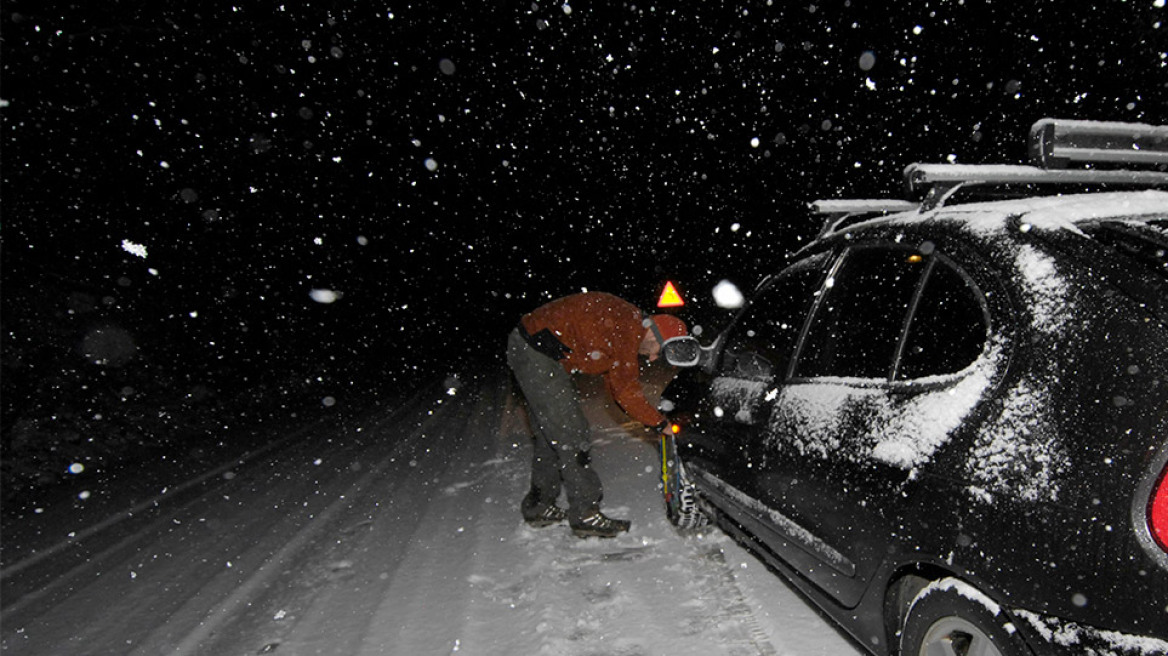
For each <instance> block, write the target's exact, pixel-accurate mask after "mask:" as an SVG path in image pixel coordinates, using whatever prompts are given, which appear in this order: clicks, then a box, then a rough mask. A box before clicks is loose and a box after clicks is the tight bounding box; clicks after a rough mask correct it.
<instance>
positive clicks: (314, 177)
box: [0, 0, 1168, 507]
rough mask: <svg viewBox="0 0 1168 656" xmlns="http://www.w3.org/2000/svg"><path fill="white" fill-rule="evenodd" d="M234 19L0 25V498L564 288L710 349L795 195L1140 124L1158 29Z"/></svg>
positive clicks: (365, 391)
mask: <svg viewBox="0 0 1168 656" xmlns="http://www.w3.org/2000/svg"><path fill="white" fill-rule="evenodd" d="M235 4H236V5H237V6H233V3H210V2H182V3H179V2H167V1H157V0H150V1H109V2H100V3H97V2H80V1H78V2H42V1H37V2H33V1H31V0H29V1H22V0H16V1H9V2H5V3H4V6H3V8H2V9H0V47H2V57H0V76H2V78H0V120H2V122H3V123H2V134H3V138H2V142H0V169H2V171H0V172H2V178H0V182H2V185H3V191H2V203H3V204H2V206H0V208H2V226H0V244H2V248H3V251H2V259H0V263H2V266H3V277H2V287H0V293H2V312H0V321H2V333H0V339H2V341H0V346H2V353H3V370H2V377H0V383H2V402H3V426H2V428H3V432H2V435H3V442H2V451H0V464H2V465H3V479H4V493H5V496H6V498H7V499H8V500H9V501H10V502H11V501H12V500H13V499H14V498H17V497H24V496H27V495H28V493H29V492H32V491H35V490H37V489H39V488H40V487H41V486H43V485H47V484H51V483H53V482H55V481H58V480H60V479H61V478H63V477H67V476H69V474H68V473H67V470H68V467H69V466H70V464H73V463H86V464H87V466H88V467H90V468H91V471H92V470H106V471H111V472H112V471H117V470H118V469H119V468H120V467H123V466H127V465H126V463H129V462H135V463H140V462H141V461H142V460H143V459H150V458H154V457H156V456H158V454H162V455H161V457H163V458H166V457H169V458H170V459H172V460H173V459H178V460H182V459H188V458H189V459H191V460H192V461H193V460H196V459H198V458H199V457H201V456H202V455H204V454H205V453H206V451H207V449H212V448H213V447H214V446H215V445H219V446H222V445H223V444H224V443H225V442H230V441H232V440H239V439H242V438H240V437H239V436H240V435H241V434H243V433H247V432H248V431H250V430H253V429H254V428H255V427H256V426H259V425H264V424H268V425H270V424H273V422H275V423H276V424H277V425H280V426H283V425H286V426H288V427H289V429H291V428H293V427H295V426H297V425H302V424H303V423H304V422H306V421H310V420H313V419H315V418H319V417H327V415H328V413H330V412H336V411H338V409H340V408H344V407H346V406H352V405H354V404H357V403H360V402H368V401H371V400H385V399H387V398H395V397H398V396H400V395H403V394H406V393H408V392H409V391H411V390H413V389H416V387H417V386H418V385H420V384H422V383H423V382H425V381H428V380H431V379H433V378H434V377H439V378H443V379H444V380H445V379H448V378H449V377H451V376H453V375H456V374H458V375H461V376H471V375H473V374H474V372H476V371H481V370H483V368H484V367H490V366H493V365H494V364H498V363H499V353H500V351H501V345H502V342H503V339H504V337H505V334H506V332H507V331H508V330H509V329H510V327H511V326H512V325H513V324H514V322H515V320H516V319H517V317H518V316H519V315H520V314H522V313H523V312H525V311H527V310H529V309H531V308H533V307H535V306H536V305H539V304H540V303H542V302H543V301H545V300H548V299H550V298H554V297H557V296H561V295H564V294H567V293H571V292H574V291H578V290H580V289H582V288H588V289H595V290H605V291H611V292H613V293H616V294H619V295H622V296H624V297H626V298H628V299H629V300H631V301H633V302H636V303H638V304H641V305H643V306H645V307H651V306H652V304H653V302H654V300H655V299H656V295H657V293H658V292H659V291H660V289H661V286H662V285H663V284H664V282H665V280H667V279H668V280H672V281H674V282H675V284H677V285H678V287H679V288H680V289H681V291H682V293H683V294H684V295H685V296H686V298H687V300H688V302H689V304H688V305H687V306H686V307H685V308H683V309H681V310H680V311H679V312H680V314H681V316H683V317H684V318H686V319H687V320H689V321H690V322H691V323H700V324H703V325H705V326H708V327H709V329H710V330H716V329H717V328H718V327H719V325H720V324H721V323H723V322H725V321H726V319H727V318H728V316H729V315H728V313H727V311H726V310H721V309H718V308H716V307H714V306H713V304H712V302H711V299H710V294H709V292H710V289H711V288H712V287H713V286H714V284H716V283H717V282H718V281H720V280H723V279H728V280H731V281H733V282H735V283H736V284H738V285H739V286H740V287H742V288H743V289H744V290H746V289H749V288H750V287H751V286H752V285H753V284H754V283H755V282H757V280H758V279H759V277H761V276H762V275H764V274H765V273H767V272H769V271H771V270H774V269H775V268H777V267H779V266H780V265H781V263H782V261H783V259H784V257H785V256H786V255H787V254H789V253H790V252H792V251H793V250H795V249H797V248H798V247H799V246H800V245H801V244H802V243H804V242H806V240H808V239H809V238H810V237H812V236H813V235H814V233H815V232H816V229H817V227H818V226H817V222H816V220H815V219H814V218H813V217H811V216H810V215H809V214H808V212H807V209H806V204H807V203H808V202H809V201H811V200H814V199H816V198H829V197H840V196H851V197H873V196H894V197H900V196H901V194H902V190H901V172H902V170H903V169H904V167H905V166H906V165H907V164H910V163H912V162H916V161H933V162H945V161H954V162H962V163H982V162H1005V163H1023V162H1024V159H1025V136H1026V133H1027V130H1028V128H1029V126H1030V125H1031V124H1032V123H1033V122H1034V121H1036V120H1038V119H1040V118H1043V117H1046V116H1053V117H1061V118H1076V119H1101V120H1113V121H1133V122H1149V123H1158V122H1163V120H1164V118H1163V117H1164V114H1165V110H1166V109H1168V55H1166V52H1168V45H1166V44H1168V35H1166V32H1168V28H1166V27H1165V26H1164V20H1165V18H1166V17H1168V10H1166V9H1165V7H1164V3H1163V2H1162V0H1138V1H1128V2H1125V1H1122V0H1113V1H1109V2H1078V3H1069V2H1065V1H1034V2H1016V1H1010V2H1001V1H988V2H959V1H936V0H934V1H928V2H926V1H923V0H909V1H906V2H897V3H877V2H866V1H860V0H852V1H850V2H822V3H819V2H783V1H780V0H764V1H761V2H745V1H735V2H692V3H661V4H654V3H651V2H645V3H642V2H611V3H583V2H581V3H563V2H535V1H532V0H520V1H510V0H508V1H500V2H494V1H492V2H462V3H455V2H451V3H426V2H312V3H297V2H283V3H280V2H248V3H235ZM143 255H144V257H143ZM447 382H449V380H448V381H447ZM18 505H19V504H18ZM9 506H10V507H11V503H10V504H9Z"/></svg>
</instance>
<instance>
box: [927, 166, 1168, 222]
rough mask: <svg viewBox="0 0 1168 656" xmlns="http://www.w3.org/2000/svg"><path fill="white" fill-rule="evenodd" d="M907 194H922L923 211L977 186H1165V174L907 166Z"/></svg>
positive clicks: (999, 167)
mask: <svg viewBox="0 0 1168 656" xmlns="http://www.w3.org/2000/svg"><path fill="white" fill-rule="evenodd" d="M904 182H905V186H906V188H907V189H908V193H909V194H919V193H920V192H922V191H924V192H925V196H924V200H922V201H921V209H922V211H927V210H931V209H936V208H938V207H942V206H943V205H945V202H946V201H948V200H949V198H950V197H952V196H953V194H955V193H957V192H958V191H960V190H963V189H968V188H970V187H977V186H995V185H996V186H1005V185H1096V186H1126V187H1133V186H1134V187H1168V173H1161V172H1159V171H1128V170H1109V171H1099V170H1095V169H1056V170H1051V169H1043V168H1039V167H1037V166H1023V165H1010V164H991V165H984V164H909V165H908V166H907V167H905V169H904Z"/></svg>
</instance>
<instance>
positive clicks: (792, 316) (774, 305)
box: [719, 254, 828, 380]
mask: <svg viewBox="0 0 1168 656" xmlns="http://www.w3.org/2000/svg"><path fill="white" fill-rule="evenodd" d="M827 260H828V257H827V254H821V255H819V256H815V257H812V258H808V259H807V260H803V261H802V262H799V263H797V264H795V265H792V266H791V267H788V268H787V269H785V270H784V271H783V272H782V273H781V274H779V275H778V276H776V278H775V280H774V281H773V282H771V283H770V284H769V285H767V286H766V287H764V288H763V289H762V290H760V291H759V292H758V293H757V294H755V296H754V298H753V299H752V300H751V303H750V305H749V306H748V307H747V308H746V309H745V310H744V311H743V313H742V314H741V315H740V316H739V317H738V319H737V320H736V321H735V324H734V327H733V328H732V329H731V330H730V331H729V332H728V333H727V341H726V345H725V347H724V349H723V351H722V359H721V366H720V368H719V369H720V371H721V373H722V375H726V376H731V377H734V378H745V379H749V380H771V379H772V378H774V377H775V376H779V377H782V376H783V375H785V374H786V370H787V366H788V364H789V363H790V359H791V352H792V351H793V350H794V348H795V342H796V340H797V339H798V337H799V331H800V330H801V329H802V328H803V322H804V320H805V318H806V317H807V311H808V310H809V309H810V307H811V301H812V300H813V298H814V297H815V293H816V290H817V289H818V286H819V283H820V280H821V279H822V278H823V264H824V263H825V262H826V261H827Z"/></svg>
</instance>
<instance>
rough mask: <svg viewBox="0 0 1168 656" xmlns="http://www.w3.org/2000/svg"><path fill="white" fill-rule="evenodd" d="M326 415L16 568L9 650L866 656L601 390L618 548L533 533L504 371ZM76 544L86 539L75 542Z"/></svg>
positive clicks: (521, 446)
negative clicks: (717, 523)
mask: <svg viewBox="0 0 1168 656" xmlns="http://www.w3.org/2000/svg"><path fill="white" fill-rule="evenodd" d="M440 387H441V386H439V385H436V384H435V385H433V386H431V387H430V388H427V389H424V390H423V391H422V392H421V393H420V394H419V395H418V396H416V397H415V398H414V399H413V400H412V401H411V402H409V403H408V404H403V405H402V406H401V407H398V408H396V409H394V410H393V411H387V410H384V409H383V410H381V411H379V412H376V413H371V414H365V415H363V416H362V417H360V418H353V417H350V418H346V419H343V420H341V419H338V421H336V422H335V423H331V424H324V425H316V426H314V427H312V429H311V430H308V431H306V432H304V433H303V434H302V435H300V436H298V437H297V438H296V439H287V440H285V442H284V443H282V444H280V446H279V448H272V449H268V450H263V451H260V452H257V453H253V454H252V455H251V456H250V457H248V458H247V459H246V460H244V461H243V462H235V463H233V466H230V467H228V466H225V467H222V468H220V469H218V470H215V471H212V472H211V473H210V474H208V475H206V476H203V477H201V478H198V479H195V480H192V481H188V482H187V483H186V484H185V485H177V484H176V485H175V486H174V487H172V488H170V489H168V490H167V493H166V494H165V495H163V496H160V497H159V498H157V499H154V500H148V501H146V502H139V503H137V504H136V505H135V506H134V507H127V508H125V509H123V510H122V511H121V512H119V513H117V514H116V515H113V516H111V518H109V519H107V520H106V521H105V522H103V523H101V524H99V525H97V526H96V527H95V528H91V529H89V530H79V531H73V533H74V535H73V537H72V538H71V539H68V540H67V541H59V542H57V543H55V544H53V545H46V546H48V547H49V548H47V549H41V550H39V552H38V553H37V554H25V555H24V557H23V558H17V559H13V562H5V568H4V570H3V574H4V579H3V583H4V589H3V592H4V599H3V603H4V606H3V616H2V619H3V626H2V630H3V642H2V648H3V651H4V653H5V654H11V655H12V656H16V655H18V654H19V655H24V654H46V655H48V654H52V655H54V656H57V655H62V654H75V655H86V654H94V655H96V654H101V655H111V654H130V655H151V656H154V655H158V654H217V655H218V654H240V655H243V654H267V653H271V654H276V655H289V656H291V655H305V654H336V655H349V654H402V655H410V656H413V655H417V654H450V653H455V652H457V653H460V654H462V653H465V654H488V655H504V654H506V655H512V654H549V655H553V656H561V655H563V656H570V655H577V654H578V655H585V654H616V655H655V654H670V655H672V656H685V655H690V654H692V655H699V654H701V655H707V654H727V655H739V654H741V655H756V654H759V655H764V654H790V655H798V656H808V655H811V656H814V655H819V654H824V655H826V654H830V655H832V656H837V655H840V654H857V653H860V652H859V651H858V650H857V649H856V647H854V646H853V645H852V644H851V643H850V642H848V641H847V640H846V639H845V638H844V637H842V636H841V634H840V633H839V632H837V631H836V630H835V629H834V628H832V627H831V626H830V625H829V624H827V623H826V622H825V621H824V620H823V619H822V618H821V617H820V616H819V614H818V613H817V612H816V611H815V610H813V609H812V608H811V607H809V606H808V605H807V604H806V603H805V602H804V601H803V600H802V599H800V598H799V597H797V596H796V595H795V594H794V593H792V592H791V591H790V590H789V589H788V588H787V586H786V585H785V584H784V583H783V582H782V581H781V580H780V579H778V578H777V577H776V576H775V575H773V574H772V573H770V572H768V571H767V570H766V569H765V568H764V567H763V566H762V565H761V564H760V563H759V562H758V561H757V560H755V559H754V558H753V557H751V556H750V555H749V554H747V553H745V552H743V551H742V550H741V549H740V548H739V547H738V546H737V545H736V544H735V543H734V542H733V541H731V540H730V539H729V538H727V537H725V536H723V535H722V534H721V533H720V532H717V531H714V532H713V533H712V534H710V535H707V536H705V537H681V536H679V535H678V534H677V533H675V532H674V531H673V529H672V528H671V527H670V526H669V525H668V523H667V522H666V520H665V518H664V514H663V511H662V508H661V504H660V501H659V496H658V492H657V488H656V484H657V477H658V472H659V470H658V465H657V452H656V449H655V448H654V445H653V444H652V443H651V442H650V441H648V440H646V439H644V437H645V435H644V434H643V433H642V432H641V431H640V430H639V429H631V428H630V427H629V425H627V424H622V423H621V422H625V421H627V419H626V418H624V416H623V415H620V414H619V413H618V412H617V411H615V410H614V409H612V407H611V406H610V404H608V403H605V402H604V401H605V399H604V397H603V396H602V395H601V394H600V393H599V391H598V390H597V389H590V388H586V396H587V398H588V407H587V412H588V414H589V417H590V419H591V420H592V421H593V425H594V427H595V429H594V430H595V434H594V436H595V448H594V464H595V466H596V467H597V469H598V470H599V472H600V475H601V478H602V480H603V481H604V483H605V510H606V511H607V512H609V513H610V514H612V515H615V516H619V517H628V518H629V519H631V520H632V521H633V528H632V531H631V532H630V533H629V534H628V535H625V536H621V537H619V538H617V539H614V540H598V539H591V540H580V539H577V538H575V537H573V536H571V534H570V533H569V531H568V530H567V528H566V527H563V526H557V527H551V528H547V529H540V530H535V529H531V528H528V527H527V526H525V525H524V524H523V523H522V522H521V521H520V518H519V514H518V512H517V509H516V506H517V503H518V500H519V499H520V498H521V497H522V495H523V493H524V492H525V491H526V486H527V481H528V478H527V477H528V459H529V457H530V445H529V444H528V439H529V438H528V437H527V433H526V424H525V418H524V416H523V411H522V409H521V406H520V405H519V404H518V403H517V402H516V400H515V398H514V397H513V396H512V395H511V391H510V387H509V384H508V380H507V378H506V377H505V376H504V375H502V373H499V374H496V375H489V376H485V377H482V378H481V379H480V380H478V381H476V382H470V383H467V384H464V385H463V386H462V387H461V388H460V389H459V390H458V391H457V393H455V394H453V395H451V394H447V393H445V391H444V390H442V389H440ZM60 537H61V538H62V539H65V538H66V537H67V536H64V535H62V536H60Z"/></svg>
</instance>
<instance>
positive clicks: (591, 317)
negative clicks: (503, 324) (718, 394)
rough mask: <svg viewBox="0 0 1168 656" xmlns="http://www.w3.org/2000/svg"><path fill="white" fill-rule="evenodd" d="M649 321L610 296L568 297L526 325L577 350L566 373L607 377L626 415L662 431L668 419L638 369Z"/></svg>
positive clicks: (525, 321) (545, 308)
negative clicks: (648, 396) (645, 322)
mask: <svg viewBox="0 0 1168 656" xmlns="http://www.w3.org/2000/svg"><path fill="white" fill-rule="evenodd" d="M643 320H644V316H643V314H642V313H641V310H640V309H639V308H638V307H637V306H635V305H633V304H632V303H629V302H628V301H625V300H622V299H620V298H617V297H616V296H613V295H612V294H606V293H604V292H584V293H581V294H573V295H571V296H565V297H563V298H560V299H556V300H554V301H552V302H550V303H548V304H546V305H543V306H541V307H539V308H536V309H535V310H534V311H533V312H531V313H530V314H527V315H525V316H524V317H523V318H522V319H520V321H521V322H522V323H523V327H524V329H525V330H527V332H528V333H529V334H531V335H535V334H536V333H538V332H539V331H541V330H543V329H545V328H546V329H548V330H549V331H551V333H552V334H553V335H555V336H556V338H557V339H559V340H560V342H562V343H563V344H564V346H566V347H568V348H569V349H571V351H569V352H568V353H567V354H566V355H565V356H564V358H563V359H562V360H560V364H562V365H563V366H564V369H565V370H567V371H568V372H569V373H574V372H580V373H584V374H590V375H594V376H603V377H604V383H605V386H606V387H607V388H608V392H609V394H611V395H612V398H613V399H614V400H615V401H616V402H617V404H618V405H620V407H621V409H622V410H624V411H625V412H626V413H628V415H629V416H630V417H632V418H633V419H636V420H637V421H639V422H641V423H642V424H645V425H646V426H656V425H657V424H659V423H661V422H663V421H665V417H663V416H662V415H661V413H660V412H657V410H656V409H655V408H654V407H653V406H652V405H650V403H649V401H648V400H647V399H646V398H645V392H644V390H643V389H642V388H641V379H640V373H641V372H640V367H639V365H638V363H637V351H638V350H639V349H640V346H641V339H642V338H643V337H644V336H645V328H644V326H643V325H642V324H641V322H642V321H643Z"/></svg>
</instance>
